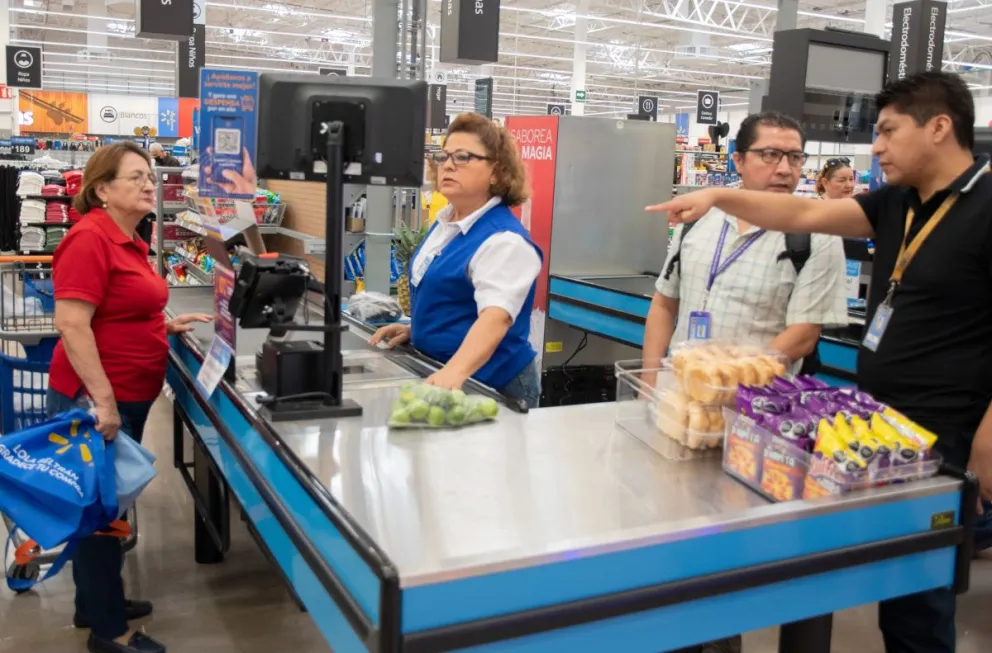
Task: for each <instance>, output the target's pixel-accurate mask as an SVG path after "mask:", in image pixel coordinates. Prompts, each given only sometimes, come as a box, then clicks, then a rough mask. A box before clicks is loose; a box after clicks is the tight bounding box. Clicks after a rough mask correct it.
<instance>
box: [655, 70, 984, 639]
mask: <svg viewBox="0 0 992 653" xmlns="http://www.w3.org/2000/svg"><path fill="white" fill-rule="evenodd" d="M876 102H877V106H878V110H879V115H878V124H877V131H878V138H877V140H876V141H875V144H874V146H873V148H872V151H873V153H874V154H875V155H876V156H877V157H878V159H879V162H880V163H881V165H882V170H884V171H885V173H886V176H887V179H888V182H889V184H890V185H889V186H887V187H885V188H882V189H880V190H878V191H875V192H873V193H869V194H867V195H861V196H858V197H856V198H854V199H841V200H811V199H803V198H799V197H795V196H790V195H786V196H781V195H776V196H769V194H768V193H753V192H749V191H741V190H731V189H710V190H704V191H699V192H696V193H691V194H689V195H686V196H683V197H679V198H677V199H675V200H672V201H671V202H667V203H665V204H659V205H657V206H654V207H649V210H651V211H662V212H667V213H668V214H669V220H670V221H672V222H687V221H692V220H696V219H698V218H699V217H700V216H702V215H703V214H705V213H706V212H707V211H709V210H710V209H711V208H712V207H714V206H715V207H717V208H719V209H722V210H724V211H726V212H727V213H730V214H732V215H736V216H739V217H740V218H741V219H743V220H746V221H747V222H750V223H752V224H755V225H757V226H759V227H763V228H765V229H769V230H774V231H782V232H786V233H797V232H798V233H827V234H836V235H838V236H847V237H852V238H874V239H875V242H876V251H875V259H874V265H873V270H872V282H871V289H870V293H869V302H868V316H869V319H870V324H869V326H868V327H866V329H865V339H864V341H863V342H862V346H861V349H860V352H859V354H858V384H859V385H860V387H861V388H863V389H864V390H866V391H868V392H870V393H871V394H873V395H874V396H875V397H877V398H878V399H879V400H880V401H883V402H885V403H888V404H890V405H892V406H893V407H894V408H896V409H897V410H899V411H901V412H903V413H904V414H906V415H907V416H908V417H910V418H911V419H913V420H915V421H916V422H918V423H919V424H921V425H922V426H924V427H925V428H927V429H929V430H931V431H933V432H935V433H937V434H938V436H939V441H938V445H937V447H938V449H939V450H940V452H941V454H943V456H944V458H945V460H946V461H947V462H949V463H952V464H955V465H957V466H959V467H962V468H963V467H965V466H968V468H969V469H971V470H972V471H973V472H974V473H975V474H976V475H977V476H978V478H979V481H980V483H981V487H982V496H983V497H984V498H985V499H986V500H990V499H992V410H990V402H992V175H989V174H985V173H986V170H987V168H988V159H987V158H985V157H982V158H980V159H979V160H975V159H974V157H973V156H972V149H973V147H974V127H973V125H974V124H975V107H974V102H973V100H972V97H971V93H970V91H969V90H968V87H967V86H966V85H965V83H964V82H963V81H962V80H961V78H960V77H957V76H954V75H946V74H943V73H924V74H920V75H915V76H912V77H908V78H905V79H902V80H899V81H897V82H894V83H892V84H890V85H888V86H887V87H886V88H885V89H884V90H883V91H882V92H881V93H879V95H878V96H877V98H876ZM786 154H787V153H786ZM985 505H989V504H985ZM978 509H979V510H981V507H980V506H979V507H978ZM954 612H955V597H954V594H953V592H952V591H951V590H950V589H940V590H933V591H930V592H924V593H922V594H916V595H913V596H907V597H903V598H900V599H895V600H892V601H886V602H883V603H882V604H880V605H879V627H880V628H881V630H882V635H883V637H884V639H885V648H886V651H887V652H888V653H953V652H954V650H955V630H954Z"/></svg>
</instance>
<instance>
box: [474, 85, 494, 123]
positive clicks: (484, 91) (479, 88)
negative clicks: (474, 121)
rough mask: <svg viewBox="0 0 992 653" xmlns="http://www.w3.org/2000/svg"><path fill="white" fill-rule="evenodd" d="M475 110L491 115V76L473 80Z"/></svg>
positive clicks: (488, 116) (487, 115) (490, 116)
mask: <svg viewBox="0 0 992 653" xmlns="http://www.w3.org/2000/svg"><path fill="white" fill-rule="evenodd" d="M475 112H476V113H481V114H482V115H484V116H485V117H486V118H492V117H493V78H492V77H486V78H485V79H477V80H475Z"/></svg>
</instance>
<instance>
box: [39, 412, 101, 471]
mask: <svg viewBox="0 0 992 653" xmlns="http://www.w3.org/2000/svg"><path fill="white" fill-rule="evenodd" d="M77 438H81V439H82V440H84V441H85V440H89V439H90V433H89V431H88V430H87V431H83V432H82V433H80V432H79V422H73V423H72V425H71V426H70V427H69V438H65V437H63V436H61V435H59V434H58V433H49V434H48V441H49V442H51V443H52V444H57V445H60V446H59V448H58V449H56V450H55V453H56V454H57V455H59V456H62V455H65V454H66V453H68V452H69V450H70V449H72V448H73V447H76V448H77V449H78V450H79V457H80V458H81V459H82V461H83V462H84V463H86V464H87V465H91V464H93V452H91V451H90V447H89V445H87V444H86V443H85V442H77V441H76V440H77Z"/></svg>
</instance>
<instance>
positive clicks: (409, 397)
mask: <svg viewBox="0 0 992 653" xmlns="http://www.w3.org/2000/svg"><path fill="white" fill-rule="evenodd" d="M498 414H499V404H498V403H496V400H495V399H491V398H489V397H480V396H477V395H467V394H465V393H464V392H462V391H461V390H445V389H443V388H438V387H435V386H432V385H427V384H426V383H408V384H406V385H405V386H403V389H402V390H401V391H400V396H399V398H398V399H397V400H396V401H395V402H393V408H392V411H391V412H390V415H389V426H390V427H393V428H432V429H444V428H457V427H459V426H467V425H469V424H478V423H479V422H486V421H492V420H494V419H496V416H497V415H498Z"/></svg>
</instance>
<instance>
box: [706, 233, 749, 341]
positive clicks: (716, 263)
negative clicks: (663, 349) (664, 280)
mask: <svg viewBox="0 0 992 653" xmlns="http://www.w3.org/2000/svg"><path fill="white" fill-rule="evenodd" d="M728 231H730V225H729V224H728V223H727V222H726V221H724V223H723V229H722V230H721V231H720V239H719V240H718V241H717V243H716V252H715V253H714V254H713V262H712V263H710V273H709V277H708V278H707V280H706V297H705V299H704V300H703V310H701V311H692V312H691V313H689V340H709V339H710V337H711V336H712V333H713V316H712V314H711V313H710V312H709V310H707V309H708V308H709V301H710V290H711V289H712V288H713V283H714V282H715V281H716V278H717V277H718V276H720V274H722V273H723V271H724V270H726V269H727V268H728V267H730V265H731V264H732V263H733V262H734V261H736V260H737V259H739V258H740V257H741V255H742V254H744V252H746V251H747V249H748V248H749V247H751V245H753V244H754V243H755V241H757V240H758V239H759V238H761V235H762V234H764V233H765V230H764V229H759V230H758V231H756V232H755V233H753V234H751V235H750V236H748V237H747V240H745V241H744V243H743V244H742V245H741V246H740V247H738V248H737V249H735V250H734V251H733V252H732V253H731V254H730V256H728V257H727V260H726V261H724V262H723V263H721V262H720V257H721V256H723V246H724V243H726V242H727V232H728Z"/></svg>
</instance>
